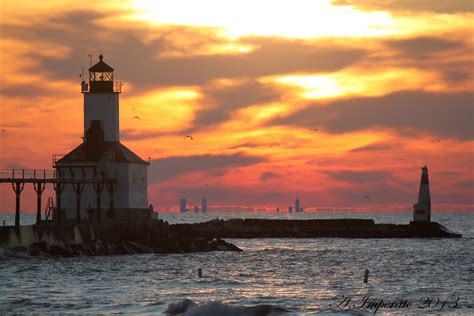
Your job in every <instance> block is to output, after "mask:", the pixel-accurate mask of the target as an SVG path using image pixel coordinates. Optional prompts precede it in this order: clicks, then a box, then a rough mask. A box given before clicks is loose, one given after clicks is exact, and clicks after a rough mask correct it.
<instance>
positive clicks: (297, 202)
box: [295, 198, 301, 213]
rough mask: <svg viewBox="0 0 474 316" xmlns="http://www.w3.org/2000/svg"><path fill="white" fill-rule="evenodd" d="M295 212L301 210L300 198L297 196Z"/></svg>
mask: <svg viewBox="0 0 474 316" xmlns="http://www.w3.org/2000/svg"><path fill="white" fill-rule="evenodd" d="M295 212H296V213H299V212H301V208H300V199H298V198H296V201H295Z"/></svg>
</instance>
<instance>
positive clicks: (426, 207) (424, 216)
mask: <svg viewBox="0 0 474 316" xmlns="http://www.w3.org/2000/svg"><path fill="white" fill-rule="evenodd" d="M413 221H414V222H430V221H431V197H430V182H429V180H428V167H426V166H424V167H423V168H421V181H420V191H419V193H418V203H416V204H415V205H413Z"/></svg>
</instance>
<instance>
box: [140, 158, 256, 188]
mask: <svg viewBox="0 0 474 316" xmlns="http://www.w3.org/2000/svg"><path fill="white" fill-rule="evenodd" d="M263 161H264V159H263V158H259V157H254V156H247V155H243V154H234V155H201V156H181V157H167V158H161V159H155V160H152V162H151V167H150V170H149V182H150V183H153V182H157V181H163V180H166V179H170V178H173V177H176V176H178V175H181V174H185V173H189V172H194V171H210V170H214V169H221V168H230V167H241V166H248V165H253V164H257V163H260V162H263Z"/></svg>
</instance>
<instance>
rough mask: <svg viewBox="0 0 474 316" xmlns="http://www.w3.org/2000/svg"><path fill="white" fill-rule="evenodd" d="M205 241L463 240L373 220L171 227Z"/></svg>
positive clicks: (420, 226)
mask: <svg viewBox="0 0 474 316" xmlns="http://www.w3.org/2000/svg"><path fill="white" fill-rule="evenodd" d="M171 226H172V227H173V229H174V230H175V231H178V232H188V233H191V234H192V235H194V236H200V237H206V238H210V237H213V238H319V237H336V238H460V237H462V236H461V234H457V233H454V232H451V231H449V230H448V229H447V228H445V227H444V226H443V225H441V224H439V223H436V222H411V223H410V224H407V225H397V224H375V222H374V221H373V220H372V219H312V220H279V219H230V220H219V219H215V220H211V221H207V222H203V223H196V224H175V225H171Z"/></svg>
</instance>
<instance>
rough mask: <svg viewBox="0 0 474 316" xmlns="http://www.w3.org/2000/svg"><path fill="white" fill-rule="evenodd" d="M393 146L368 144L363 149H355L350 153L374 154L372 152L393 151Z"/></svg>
mask: <svg viewBox="0 0 474 316" xmlns="http://www.w3.org/2000/svg"><path fill="white" fill-rule="evenodd" d="M393 149H395V146H393V145H390V144H370V145H367V146H363V147H357V148H354V149H352V150H351V152H374V151H385V150H393Z"/></svg>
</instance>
